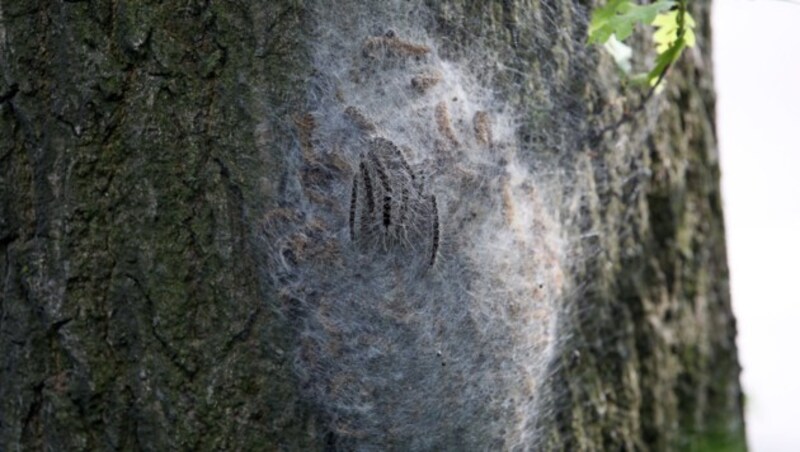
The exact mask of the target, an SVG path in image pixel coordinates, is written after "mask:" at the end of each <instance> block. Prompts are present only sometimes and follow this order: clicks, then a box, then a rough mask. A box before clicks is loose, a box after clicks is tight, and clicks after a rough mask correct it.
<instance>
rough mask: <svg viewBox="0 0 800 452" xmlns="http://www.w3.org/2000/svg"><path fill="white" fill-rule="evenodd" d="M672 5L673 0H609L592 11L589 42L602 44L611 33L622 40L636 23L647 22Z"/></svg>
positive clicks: (628, 34)
mask: <svg viewBox="0 0 800 452" xmlns="http://www.w3.org/2000/svg"><path fill="white" fill-rule="evenodd" d="M673 5H675V1H673V0H656V1H654V2H652V3H650V4H648V5H637V4H635V3H631V0H609V1H608V3H606V4H605V6H602V7H600V8H597V9H595V10H594V12H592V20H591V22H590V23H589V43H590V44H592V43H594V44H603V43H605V42H606V41H608V40H609V38H611V35H616V38H617V39H618V40H619V41H623V40H625V39H626V38H627V37H628V36H630V35H631V33H633V27H634V26H635V25H636V24H637V23H644V24H649V23H651V22H653V20H655V18H656V16H657V15H658V14H659V13H661V12H664V11H667V10H669V9H670V8H672V6H673Z"/></svg>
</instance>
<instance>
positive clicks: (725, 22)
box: [712, 0, 800, 452]
mask: <svg viewBox="0 0 800 452" xmlns="http://www.w3.org/2000/svg"><path fill="white" fill-rule="evenodd" d="M712 19H713V26H714V37H713V39H714V66H715V67H714V71H715V74H714V76H715V79H716V87H717V96H718V102H717V129H718V132H719V137H720V158H721V162H722V189H723V197H724V208H725V222H726V228H727V243H728V258H729V264H730V268H731V285H732V294H733V307H734V311H735V313H736V316H737V318H738V329H739V337H738V344H739V356H740V359H741V361H742V365H743V367H744V373H743V384H744V390H745V395H746V399H747V402H746V415H747V422H748V425H747V430H748V437H749V438H748V442H749V444H750V447H751V450H752V451H754V452H773V451H776V452H777V451H791V452H794V451H800V296H799V295H798V294H799V293H800V138H799V136H800V1H794V2H792V1H786V0H715V1H714V3H713V16H712Z"/></svg>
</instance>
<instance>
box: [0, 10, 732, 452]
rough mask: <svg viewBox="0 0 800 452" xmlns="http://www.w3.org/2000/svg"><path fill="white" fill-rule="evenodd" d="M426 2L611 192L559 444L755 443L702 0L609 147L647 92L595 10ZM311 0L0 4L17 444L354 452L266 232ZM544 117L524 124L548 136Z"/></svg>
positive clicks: (0, 231)
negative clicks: (324, 397) (614, 60)
mask: <svg viewBox="0 0 800 452" xmlns="http://www.w3.org/2000/svg"><path fill="white" fill-rule="evenodd" d="M429 3H430V5H429V8H430V10H431V11H432V17H433V20H432V21H431V22H430V23H429V24H427V25H426V29H427V30H428V32H429V33H430V34H431V35H432V36H434V37H437V38H440V39H442V42H445V43H446V44H444V47H446V48H445V50H443V51H444V52H447V51H450V52H452V54H453V55H458V53H459V51H460V50H459V49H463V48H466V47H469V46H473V45H481V46H485V47H486V48H487V49H489V50H494V51H496V54H497V55H498V59H499V60H500V61H501V62H502V63H503V64H505V65H506V66H508V67H512V68H514V69H516V71H515V72H514V74H516V75H514V76H509V77H507V78H500V79H499V80H498V81H497V83H498V84H499V89H500V90H501V91H503V92H506V93H511V94H508V95H509V96H510V97H515V99H514V100H513V101H514V102H516V103H517V104H520V105H524V104H525V103H536V102H539V103H541V102H543V101H549V102H550V104H551V105H552V106H554V108H569V109H570V111H571V113H570V114H571V118H572V121H571V122H570V123H569V126H570V127H575V128H574V130H571V131H570V130H560V131H559V130H554V131H553V132H552V133H553V134H558V133H561V134H562V135H563V134H565V133H566V134H569V133H572V134H573V135H574V137H573V138H574V140H572V141H571V143H572V145H573V146H572V147H573V149H572V150H571V151H570V152H562V151H563V149H561V148H559V152H557V153H556V152H555V151H553V152H554V153H555V154H557V155H553V156H550V158H551V159H555V160H558V161H559V162H560V163H559V165H561V166H562V167H564V168H568V169H569V171H570V172H571V174H573V175H574V177H575V178H577V179H580V180H581V181H582V182H583V183H582V184H581V186H591V187H593V190H592V192H590V193H585V194H584V195H582V196H583V199H584V200H585V202H584V204H583V206H584V208H583V209H582V210H581V212H580V216H581V218H580V221H579V222H578V223H579V224H581V225H582V226H581V227H582V228H585V230H586V231H593V230H602V231H610V232H608V233H604V234H600V235H591V234H587V236H589V237H588V238H585V239H584V240H583V241H582V242H581V243H580V244H579V247H584V248H585V249H587V250H590V252H588V251H587V254H586V255H587V256H589V257H588V258H585V259H581V260H580V261H579V262H576V263H575V264H574V265H572V266H570V268H569V269H568V272H569V273H570V274H569V277H570V279H571V280H573V281H577V282H578V284H580V285H581V296H579V297H576V300H575V302H574V304H575V305H574V306H573V308H572V309H570V310H569V313H568V314H567V317H566V318H565V319H563V320H562V322H563V323H564V324H565V325H567V326H568V328H566V330H568V331H569V337H568V338H566V339H564V340H563V341H562V345H561V352H560V354H559V357H558V358H557V363H556V365H554V367H553V369H554V370H553V373H552V375H551V377H550V378H549V380H548V385H549V386H551V387H552V388H551V389H552V394H553V395H552V397H553V400H554V401H555V402H554V403H553V412H552V413H551V416H550V417H549V418H548V420H547V422H545V423H544V425H543V427H542V431H541V432H542V433H541V437H542V438H543V439H541V440H540V441H539V442H538V444H539V447H542V448H543V449H548V450H558V449H562V450H620V449H622V450H671V449H676V448H681V449H686V448H690V447H694V448H697V449H698V450H712V449H714V448H720V449H721V448H723V447H743V444H744V440H743V438H744V427H743V418H742V397H741V389H740V386H739V382H738V375H739V370H740V368H739V364H738V361H737V356H736V346H735V322H734V318H733V316H732V313H731V308H730V301H729V293H728V283H727V281H728V274H727V267H726V256H725V244H724V229H723V224H722V211H721V202H720V193H719V184H718V179H719V166H718V161H717V155H716V144H715V129H714V93H713V88H712V81H711V61H710V41H709V36H710V30H709V20H708V9H709V8H708V5H707V4H706V3H705V2H692V3H693V7H694V8H695V10H694V15H695V17H696V18H697V22H698V29H697V32H698V48H697V49H696V50H695V51H692V52H689V53H688V54H687V55H686V57H685V58H684V60H683V61H682V62H681V63H680V64H679V65H678V67H676V68H674V70H673V72H672V74H671V75H670V77H669V84H668V86H667V89H666V91H665V92H664V93H663V94H662V95H661V96H660V97H659V98H658V99H656V100H653V102H652V105H651V108H648V109H646V110H645V112H643V113H642V114H641V115H639V116H637V117H636V118H635V119H634V120H633V121H631V122H629V123H626V124H624V125H622V126H621V127H619V128H617V129H615V130H611V131H608V132H606V133H604V134H603V135H602V136H600V137H599V138H597V137H595V136H594V135H592V133H591V132H592V131H596V130H600V129H602V128H603V126H604V125H605V124H610V123H613V122H614V121H615V120H616V119H617V118H618V117H619V111H617V110H615V108H614V107H613V104H615V103H618V102H628V103H629V104H633V103H635V100H634V96H633V95H630V96H629V97H625V96H624V95H623V94H620V82H619V80H618V78H617V77H616V75H615V72H614V69H613V66H612V64H611V63H610V62H609V61H608V60H607V58H605V57H603V56H602V55H599V54H597V53H595V51H594V50H593V49H581V50H580V51H579V50H576V49H577V48H576V47H575V45H574V43H575V42H582V41H583V40H584V39H585V33H586V17H587V14H588V10H589V9H590V8H591V5H590V4H588V3H590V2H581V1H574V2H571V1H568V0H528V1H517V0H506V1H502V2H501V1H497V2H472V3H471V2H464V1H460V0H450V1H445V2H429ZM325 7H332V6H331V5H327V6H326V5H325V3H324V2H320V5H317V6H316V8H325ZM310 8H311V6H308V5H304V3H303V2H299V1H298V2H295V1H277V2H276V1H260V2H244V1H240V2H210V1H203V0H196V1H184V2H154V1H142V2H138V1H131V0H96V1H75V2H69V1H59V2H54V1H49V0H35V1H34V0H2V1H0V72H2V73H1V74H0V102H2V103H0V253H1V254H2V259H0V275H2V279H0V294H1V295H0V356H2V366H0V449H3V450H9V451H12V450H44V449H47V450H96V449H124V450H139V449H143V450H176V449H177V450H189V449H202V450H274V449H284V450H314V449H323V448H326V447H331V446H333V447H335V446H336V439H335V438H332V437H331V435H329V434H328V433H327V431H328V430H327V426H326V424H325V422H326V421H325V419H323V418H321V416H319V414H318V413H317V412H316V410H315V408H314V407H313V406H312V405H311V404H309V403H308V401H307V400H306V399H305V398H304V397H303V396H302V394H301V390H300V388H298V385H297V382H296V377H295V373H294V371H293V369H292V358H291V353H289V350H291V349H292V347H293V341H294V340H295V339H294V336H293V333H292V331H291V326H290V325H288V324H287V322H286V321H285V318H284V316H282V315H281V314H280V312H279V311H280V309H277V308H276V306H277V305H278V301H277V299H278V295H277V294H276V293H275V288H274V287H272V286H271V284H270V283H269V281H268V280H267V278H265V276H264V274H263V270H262V269H261V262H260V259H262V255H261V254H260V252H259V250H258V247H259V246H260V245H259V242H258V238H257V235H258V234H259V231H260V224H259V222H260V221H261V218H262V215H263V213H264V212H265V210H267V209H268V208H269V206H274V205H276V204H277V203H278V202H279V201H280V200H279V199H278V192H277V186H278V181H279V179H280V177H281V174H282V172H283V171H284V167H285V166H286V162H285V157H284V155H285V150H286V149H287V147H288V146H290V143H292V142H293V141H292V140H293V138H292V133H293V132H292V131H291V130H289V129H290V127H287V126H286V124H290V123H292V122H291V120H289V119H288V118H291V117H292V115H296V114H298V113H302V107H301V106H302V105H304V104H305V102H306V101H307V96H309V93H308V92H307V85H306V83H305V81H306V80H307V79H308V78H309V77H311V76H312V74H313V70H314V68H313V67H312V63H311V56H310V53H311V50H310V49H309V44H308V43H309V42H310V41H312V39H313V38H312V37H311V36H312V32H311V31H310V30H311V25H310V24H309V22H310V19H309V17H310V13H309V10H310ZM642 52H644V50H642ZM578 60H580V61H578ZM545 62H548V63H547V64H545ZM559 77H560V78H561V79H562V83H561V84H560V85H559V86H560V87H565V86H566V87H569V88H570V89H569V91H568V92H558V93H556V92H544V93H543V92H541V90H537V88H536V87H537V86H542V85H545V86H546V83H544V82H543V81H547V80H548V79H553V78H559ZM565 80H566V81H567V82H568V83H567V82H565ZM545 116H547V115H545ZM556 116H557V115H556ZM547 120H548V118H547V117H536V116H535V115H534V114H533V113H531V121H532V122H534V123H536V124H537V127H538V130H545V131H546V132H534V131H531V130H527V131H526V130H524V129H525V128H524V127H523V130H522V131H521V132H520V133H521V134H527V135H526V138H524V139H526V140H528V141H529V142H530V143H533V144H532V145H534V147H535V145H541V147H543V148H547V147H548V146H549V144H550V143H549V141H548V140H550V138H552V137H551V136H549V135H547V133H550V132H547V130H548V129H547V127H546V126H547V124H546V121H547ZM553 127H554V128H558V127H561V128H562V129H563V128H564V127H565V125H564V124H563V123H559V124H555V123H554V124H553ZM542 134H544V135H542ZM585 136H588V137H591V139H583V138H581V137H585ZM566 330H565V331H566Z"/></svg>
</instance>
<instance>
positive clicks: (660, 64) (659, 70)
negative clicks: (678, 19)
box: [647, 39, 686, 86]
mask: <svg viewBox="0 0 800 452" xmlns="http://www.w3.org/2000/svg"><path fill="white" fill-rule="evenodd" d="M684 47H686V43H685V42H684V40H683V39H678V40H677V41H676V42H674V43H672V45H671V46H670V47H668V48H667V49H666V50H665V51H664V52H662V53H661V54H660V55H658V57H657V58H656V65H655V67H653V69H651V70H650V72H648V73H647V80H648V81H649V83H650V86H655V85H656V84H658V82H659V80H660V79H661V78H662V77H661V74H663V73H664V72H665V71H666V70H667V69H668V68H669V66H670V65H671V64H672V63H674V62H675V60H677V59H678V57H679V56H681V52H683V49H684Z"/></svg>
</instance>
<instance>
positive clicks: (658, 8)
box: [589, 0, 696, 88]
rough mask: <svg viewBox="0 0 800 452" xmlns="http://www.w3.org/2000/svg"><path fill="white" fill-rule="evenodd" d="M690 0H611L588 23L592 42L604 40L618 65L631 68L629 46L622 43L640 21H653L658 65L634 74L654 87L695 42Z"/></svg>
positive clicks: (641, 22)
mask: <svg viewBox="0 0 800 452" xmlns="http://www.w3.org/2000/svg"><path fill="white" fill-rule="evenodd" d="M687 3H688V0H678V1H674V0H656V1H653V2H651V3H649V4H646V5H639V4H636V3H633V2H632V0H609V1H608V2H607V3H606V4H605V5H604V6H602V7H600V8H597V9H596V10H595V11H594V12H593V13H592V20H591V23H590V24H589V43H590V44H604V47H605V48H606V50H608V51H609V52H610V53H611V55H612V57H613V58H614V60H615V61H616V63H617V65H618V66H619V67H620V69H622V71H623V72H624V73H626V74H628V73H629V72H630V62H629V61H628V60H629V59H630V56H631V54H632V52H631V49H630V47H628V46H627V45H625V44H623V43H622V41H624V40H625V39H626V38H628V37H629V36H630V35H631V34H632V33H633V29H634V27H635V26H637V25H639V24H650V25H653V26H654V27H655V28H656V30H655V31H654V33H653V38H652V39H653V42H654V44H655V45H656V53H657V54H658V56H657V57H656V60H655V65H654V66H653V68H652V69H650V70H649V71H648V72H646V73H641V74H635V75H633V76H631V77H630V78H631V80H632V81H634V82H640V83H642V84H644V85H647V86H650V87H651V88H655V87H656V86H657V85H658V84H659V83H660V82H661V81H662V80H663V78H664V75H665V74H666V72H667V70H668V69H669V68H670V66H672V64H673V63H674V62H675V61H677V60H678V58H680V56H681V53H683V50H684V49H685V48H686V47H693V46H694V45H695V41H696V39H695V35H694V30H693V28H694V26H695V21H694V19H692V16H691V15H690V14H689V13H688V12H687V11H686V8H687Z"/></svg>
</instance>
